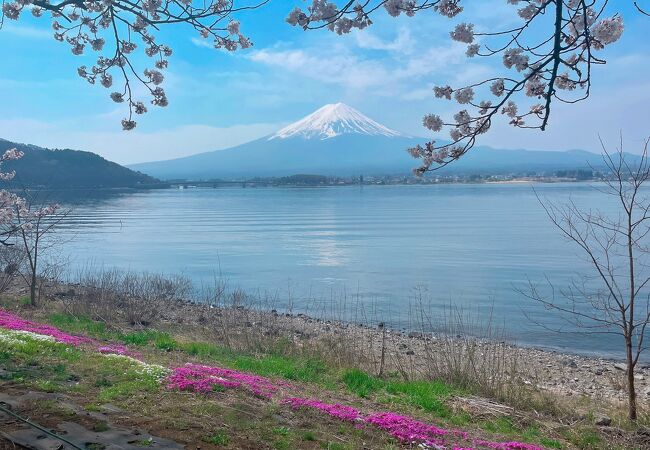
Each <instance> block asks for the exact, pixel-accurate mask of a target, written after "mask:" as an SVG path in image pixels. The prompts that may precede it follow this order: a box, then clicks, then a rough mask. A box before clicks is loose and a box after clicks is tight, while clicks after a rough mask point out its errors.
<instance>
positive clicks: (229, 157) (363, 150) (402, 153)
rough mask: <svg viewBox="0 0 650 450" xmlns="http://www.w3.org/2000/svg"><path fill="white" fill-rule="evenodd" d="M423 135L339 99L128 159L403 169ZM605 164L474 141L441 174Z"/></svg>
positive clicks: (180, 173)
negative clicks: (255, 129)
mask: <svg viewBox="0 0 650 450" xmlns="http://www.w3.org/2000/svg"><path fill="white" fill-rule="evenodd" d="M425 141H426V139H424V138H412V137H408V136H406V135H404V134H402V133H399V132H398V131H395V130H391V129H390V128H388V127H385V126H383V125H381V124H379V123H377V122H375V121H374V120H372V119H370V118H368V117H366V116H364V115H363V114H362V113H360V112H359V111H357V110H355V109H353V108H351V107H349V106H347V105H344V104H342V103H337V104H332V105H325V106H323V107H322V108H320V109H318V110H317V111H315V112H314V113H312V114H310V115H308V116H306V117H304V118H303V119H301V120H299V121H297V122H295V123H293V124H291V125H289V126H287V127H285V128H283V129H281V130H279V131H278V132H277V133H275V134H273V135H271V136H268V137H265V138H262V139H258V140H256V141H253V142H248V143H246V144H242V145H239V146H236V147H232V148H229V149H226V150H218V151H213V152H206V153H201V154H198V155H193V156H189V157H185V158H179V159H175V160H169V161H158V162H151V163H142V164H136V165H133V166H131V167H132V168H134V169H136V170H139V171H141V172H144V173H147V174H150V175H152V176H155V177H158V178H162V179H194V180H201V179H211V178H246V177H254V176H285V175H291V174H296V173H311V174H319V175H341V176H345V175H358V174H364V175H392V174H406V173H410V171H411V170H412V169H413V168H414V167H415V166H416V165H417V161H415V160H413V159H412V158H411V157H410V156H409V155H408V153H407V152H406V149H407V148H408V147H411V146H413V145H415V144H417V143H423V142H425ZM590 165H591V166H594V167H601V166H602V160H601V158H600V156H599V155H597V154H594V153H589V152H585V151H580V150H572V151H568V152H548V151H527V150H498V149H492V148H487V147H483V148H475V149H474V150H472V151H471V152H470V153H469V154H467V155H466V156H465V157H463V158H462V159H461V160H460V161H458V162H457V163H454V164H451V165H449V166H447V167H446V168H444V169H443V170H441V171H440V172H439V173H441V174H451V173H463V174H474V173H480V174H491V173H509V172H518V173H521V172H526V171H531V172H532V171H536V172H540V171H555V170H573V169H588V168H589V167H590Z"/></svg>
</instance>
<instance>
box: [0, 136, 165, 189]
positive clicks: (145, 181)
mask: <svg viewBox="0 0 650 450" xmlns="http://www.w3.org/2000/svg"><path fill="white" fill-rule="evenodd" d="M11 148H16V149H18V150H20V151H22V152H23V153H24V156H23V157H22V158H20V159H17V160H12V161H6V162H5V163H4V164H3V166H2V170H3V171H4V172H9V171H12V170H15V171H16V176H15V178H14V179H13V180H11V181H5V182H1V183H0V184H1V186H2V187H4V188H9V187H11V188H19V187H26V188H55V189H59V188H127V187H128V188H131V187H144V186H147V185H154V184H156V183H159V180H157V179H155V178H153V177H151V176H149V175H146V174H143V173H139V172H135V171H133V170H132V169H129V168H127V167H124V166H121V165H119V164H117V163H114V162H112V161H108V160H107V159H104V158H102V157H101V156H99V155H97V154H95V153H92V152H87V151H82V150H71V149H49V148H44V147H39V146H37V145H32V144H22V143H18V142H12V141H8V140H6V139H3V138H0V153H4V152H5V151H6V150H9V149H11Z"/></svg>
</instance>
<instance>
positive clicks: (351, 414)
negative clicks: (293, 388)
mask: <svg viewBox="0 0 650 450" xmlns="http://www.w3.org/2000/svg"><path fill="white" fill-rule="evenodd" d="M282 403H284V404H287V405H290V406H291V407H292V408H294V409H298V408H301V407H308V408H314V409H318V410H320V411H322V412H324V413H325V414H327V415H329V416H332V417H335V418H337V419H340V420H345V421H348V422H356V421H359V420H361V414H360V413H359V411H358V410H357V409H355V408H353V407H351V406H345V405H341V404H338V403H323V402H321V401H320V400H312V399H307V398H299V397H291V398H287V399H284V400H283V401H282Z"/></svg>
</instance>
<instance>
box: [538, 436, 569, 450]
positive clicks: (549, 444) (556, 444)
mask: <svg viewBox="0 0 650 450" xmlns="http://www.w3.org/2000/svg"><path fill="white" fill-rule="evenodd" d="M539 443H540V444H542V445H543V446H544V447H546V448H555V449H562V448H564V446H563V445H562V443H561V442H560V441H558V440H556V439H548V438H541V439H540V440H539Z"/></svg>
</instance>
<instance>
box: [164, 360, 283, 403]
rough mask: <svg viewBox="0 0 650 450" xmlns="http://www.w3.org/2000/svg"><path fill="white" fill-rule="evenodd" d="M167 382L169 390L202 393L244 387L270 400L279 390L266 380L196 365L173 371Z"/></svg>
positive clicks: (228, 370) (241, 373) (234, 371)
mask: <svg viewBox="0 0 650 450" xmlns="http://www.w3.org/2000/svg"><path fill="white" fill-rule="evenodd" d="M167 381H168V383H167V387H168V388H169V389H178V390H181V391H194V392H203V393H206V392H211V391H213V390H214V388H215V387H216V386H221V387H224V388H236V387H241V386H245V387H246V388H248V389H249V390H250V391H251V392H253V394H255V395H258V396H260V397H265V398H271V397H272V396H273V394H275V393H276V392H277V391H278V389H279V385H277V384H274V383H272V382H271V380H269V379H268V378H264V377H260V376H257V375H251V374H248V373H244V372H238V371H236V370H231V369H223V368H221V367H210V366H202V365H198V364H186V365H185V366H182V367H177V368H175V369H173V371H172V374H171V375H170V376H169V378H168V380H167Z"/></svg>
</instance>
